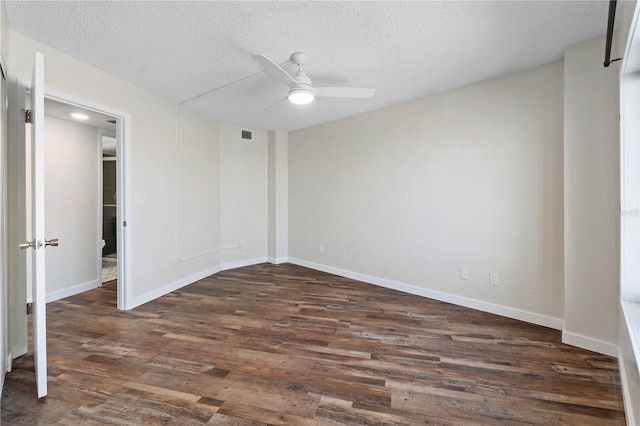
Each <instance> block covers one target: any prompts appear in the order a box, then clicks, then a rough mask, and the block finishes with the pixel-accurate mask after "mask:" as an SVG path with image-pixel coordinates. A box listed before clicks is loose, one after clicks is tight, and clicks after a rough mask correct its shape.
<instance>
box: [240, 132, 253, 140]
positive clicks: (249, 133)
mask: <svg viewBox="0 0 640 426" xmlns="http://www.w3.org/2000/svg"><path fill="white" fill-rule="evenodd" d="M242 139H248V140H251V132H250V131H249V130H243V131H242Z"/></svg>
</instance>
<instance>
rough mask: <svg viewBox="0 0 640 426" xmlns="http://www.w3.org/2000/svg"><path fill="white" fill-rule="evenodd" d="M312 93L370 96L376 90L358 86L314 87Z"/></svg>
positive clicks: (336, 95) (328, 96) (348, 96)
mask: <svg viewBox="0 0 640 426" xmlns="http://www.w3.org/2000/svg"><path fill="white" fill-rule="evenodd" d="M313 93H314V94H315V95H316V96H320V97H323V98H372V97H373V95H374V94H375V93H376V91H375V89H362V88H359V87H314V88H313Z"/></svg>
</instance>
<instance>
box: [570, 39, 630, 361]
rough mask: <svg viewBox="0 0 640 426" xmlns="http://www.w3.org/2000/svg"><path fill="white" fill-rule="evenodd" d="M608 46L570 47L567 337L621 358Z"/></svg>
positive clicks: (614, 117)
mask: <svg viewBox="0 0 640 426" xmlns="http://www.w3.org/2000/svg"><path fill="white" fill-rule="evenodd" d="M604 45H605V40H604V38H601V39H596V40H591V41H588V42H585V43H580V44H577V45H574V46H571V47H570V48H568V49H567V50H566V52H565V70H564V105H565V112H564V147H565V148H564V191H565V204H564V214H565V220H564V238H565V242H564V244H565V245H564V258H565V269H564V271H565V272H564V273H565V307H564V311H565V312H564V313H565V328H564V334H563V339H564V340H565V341H567V342H569V343H573V344H577V345H580V346H583V347H584V346H586V345H588V344H591V345H593V346H592V347H591V349H593V350H598V351H600V352H605V353H609V354H611V355H617V349H616V345H617V340H618V335H617V328H618V320H619V312H618V306H619V303H620V302H619V298H620V290H619V289H620V285H619V281H620V274H619V268H620V263H619V262H620V250H619V245H620V240H619V226H620V217H619V214H618V211H619V206H620V195H619V194H620V179H619V173H620V161H619V156H620V151H619V150H620V144H619V129H618V126H619V122H618V111H619V108H618V73H619V64H620V63H619V62H616V63H614V64H612V65H611V66H610V67H608V68H605V67H603V66H602V62H603V58H604ZM585 338H586V339H585ZM589 341H591V343H589Z"/></svg>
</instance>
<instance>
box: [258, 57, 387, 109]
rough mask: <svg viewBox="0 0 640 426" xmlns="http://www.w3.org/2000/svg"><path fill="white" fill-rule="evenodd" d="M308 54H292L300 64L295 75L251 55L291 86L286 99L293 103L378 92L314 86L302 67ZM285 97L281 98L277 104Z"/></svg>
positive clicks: (273, 74)
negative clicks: (318, 98)
mask: <svg viewBox="0 0 640 426" xmlns="http://www.w3.org/2000/svg"><path fill="white" fill-rule="evenodd" d="M308 56H309V55H307V54H306V53H302V52H298V53H294V54H293V55H291V61H292V62H293V63H295V64H296V65H297V66H298V72H297V74H296V75H295V77H293V76H291V75H290V74H289V73H288V72H286V71H285V70H283V69H282V68H280V66H279V65H278V64H276V63H275V62H273V61H272V60H271V59H269V58H267V57H266V56H264V55H251V57H252V58H253V59H254V60H255V61H256V62H257V63H259V64H260V65H261V66H262V67H263V68H264V69H265V70H266V71H267V72H268V73H269V74H270V75H271V77H273V78H275V79H277V80H280V81H282V82H283V83H285V84H287V85H288V86H289V94H288V95H287V97H286V98H284V99H289V101H290V102H291V103H294V104H297V105H306V104H308V103H311V102H313V100H314V99H315V98H316V97H322V98H371V97H373V95H374V94H375V93H376V91H375V89H362V88H358V87H313V86H312V85H311V79H310V78H309V77H307V75H306V74H305V73H304V70H303V69H302V67H303V65H304V63H305V61H306V60H307V58H308ZM284 99H281V100H279V101H278V102H276V103H275V104H277V103H279V102H280V101H282V100H284ZM275 104H273V105H271V106H270V107H269V108H271V107H273V106H274V105H275ZM269 108H267V109H269ZM265 111H266V110H265Z"/></svg>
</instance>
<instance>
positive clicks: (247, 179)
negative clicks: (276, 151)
mask: <svg viewBox="0 0 640 426" xmlns="http://www.w3.org/2000/svg"><path fill="white" fill-rule="evenodd" d="M241 132H242V128H241V127H238V126H233V125H226V124H223V125H221V126H220V209H221V211H220V232H221V246H222V248H223V250H222V264H223V266H224V267H225V268H228V267H232V266H239V265H245V264H251V263H258V262H266V260H267V132H263V131H256V130H252V135H253V138H252V139H251V140H246V139H242V137H241ZM240 243H244V250H243V251H238V250H237V248H238V247H239V245H240Z"/></svg>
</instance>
